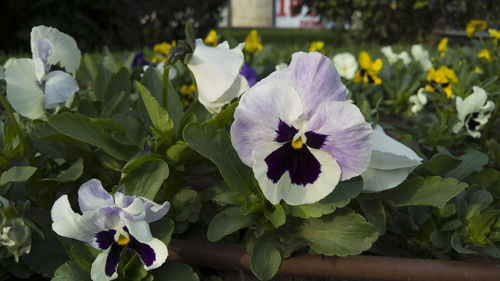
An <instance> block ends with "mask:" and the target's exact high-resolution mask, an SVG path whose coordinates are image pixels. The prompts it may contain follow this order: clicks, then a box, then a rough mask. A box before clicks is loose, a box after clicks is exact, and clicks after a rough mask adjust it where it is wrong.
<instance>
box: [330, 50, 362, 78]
mask: <svg viewBox="0 0 500 281" xmlns="http://www.w3.org/2000/svg"><path fill="white" fill-rule="evenodd" d="M332 60H333V65H334V66H335V68H336V69H337V71H338V73H339V75H340V76H341V77H344V78H345V79H347V80H352V79H353V78H354V75H355V74H356V71H357V70H358V61H357V60H356V57H354V56H353V55H352V54H351V53H347V52H345V53H340V54H337V55H335V56H334V57H333V59H332Z"/></svg>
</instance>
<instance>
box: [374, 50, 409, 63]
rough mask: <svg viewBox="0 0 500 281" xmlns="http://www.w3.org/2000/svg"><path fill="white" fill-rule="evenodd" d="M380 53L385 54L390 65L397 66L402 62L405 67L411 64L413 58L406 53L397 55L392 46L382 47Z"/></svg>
mask: <svg viewBox="0 0 500 281" xmlns="http://www.w3.org/2000/svg"><path fill="white" fill-rule="evenodd" d="M380 51H381V52H382V53H383V54H384V56H385V57H386V58H387V61H388V62H389V63H390V64H395V63H396V62H398V61H399V60H401V61H402V62H403V64H404V65H408V64H410V63H411V58H410V56H409V55H408V53H407V52H406V51H403V52H401V53H399V54H396V53H394V51H393V50H392V47H391V46H385V47H382V48H380Z"/></svg>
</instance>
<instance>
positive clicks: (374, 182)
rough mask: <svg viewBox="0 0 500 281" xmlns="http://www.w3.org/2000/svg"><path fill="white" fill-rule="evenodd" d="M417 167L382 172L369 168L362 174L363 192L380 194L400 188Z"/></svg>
mask: <svg viewBox="0 0 500 281" xmlns="http://www.w3.org/2000/svg"><path fill="white" fill-rule="evenodd" d="M414 169H415V167H408V168H401V169H390V170H381V169H375V168H368V169H366V171H364V172H363V174H361V177H362V178H363V191H365V192H379V191H383V190H386V189H390V188H393V187H396V186H398V185H399V184H400V183H402V182H403V181H404V180H405V179H406V178H407V177H408V175H409V174H410V173H411V172H412V171H413V170H414Z"/></svg>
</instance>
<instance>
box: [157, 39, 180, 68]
mask: <svg viewBox="0 0 500 281" xmlns="http://www.w3.org/2000/svg"><path fill="white" fill-rule="evenodd" d="M172 47H175V41H172V43H171V44H168V43H167V42H163V43H160V44H156V45H154V47H153V51H154V52H155V53H156V54H155V56H154V57H153V63H157V62H167V58H168V54H169V53H170V49H171V48H172Z"/></svg>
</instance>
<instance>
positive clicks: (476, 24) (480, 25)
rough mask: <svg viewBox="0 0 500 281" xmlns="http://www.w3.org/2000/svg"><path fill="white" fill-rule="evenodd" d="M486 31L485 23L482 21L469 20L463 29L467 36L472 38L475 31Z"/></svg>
mask: <svg viewBox="0 0 500 281" xmlns="http://www.w3.org/2000/svg"><path fill="white" fill-rule="evenodd" d="M485 29H486V22H485V21H484V20H471V21H469V22H468V23H467V26H466V27H465V32H467V36H468V37H469V38H472V37H473V36H474V33H476V31H478V30H479V31H481V30H485Z"/></svg>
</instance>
